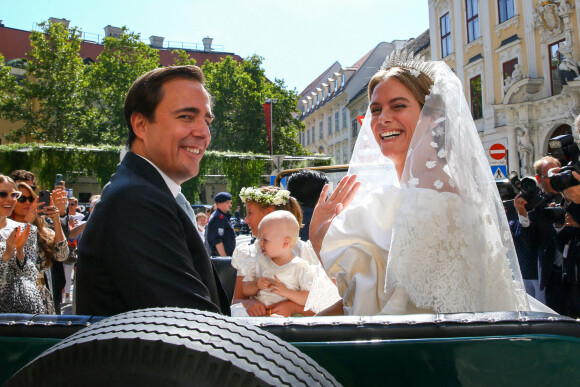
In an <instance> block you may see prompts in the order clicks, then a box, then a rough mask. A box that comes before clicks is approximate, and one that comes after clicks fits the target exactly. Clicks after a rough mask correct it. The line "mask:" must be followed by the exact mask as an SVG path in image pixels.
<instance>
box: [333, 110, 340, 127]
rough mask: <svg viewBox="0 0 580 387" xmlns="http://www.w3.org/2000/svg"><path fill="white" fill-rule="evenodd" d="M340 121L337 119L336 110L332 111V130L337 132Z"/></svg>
mask: <svg viewBox="0 0 580 387" xmlns="http://www.w3.org/2000/svg"><path fill="white" fill-rule="evenodd" d="M339 124H340V121H339V119H338V110H337V111H335V112H334V131H335V132H338V127H339Z"/></svg>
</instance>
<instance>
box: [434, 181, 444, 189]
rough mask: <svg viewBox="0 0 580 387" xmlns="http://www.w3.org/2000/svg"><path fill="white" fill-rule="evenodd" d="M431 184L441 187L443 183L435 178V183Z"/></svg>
mask: <svg viewBox="0 0 580 387" xmlns="http://www.w3.org/2000/svg"><path fill="white" fill-rule="evenodd" d="M433 185H434V186H435V188H437V189H441V188H442V187H443V183H442V182H441V180H436V181H435V183H433Z"/></svg>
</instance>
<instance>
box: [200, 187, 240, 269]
mask: <svg viewBox="0 0 580 387" xmlns="http://www.w3.org/2000/svg"><path fill="white" fill-rule="evenodd" d="M213 199H214V201H215V202H216V207H217V208H216V210H215V211H214V213H213V214H212V215H211V218H210V219H209V223H208V224H207V227H206V240H207V242H208V244H209V247H210V249H211V255H212V256H218V255H219V256H222V257H227V256H231V255H232V253H233V252H234V249H235V248H236V232H235V231H234V228H233V227H232V225H231V223H230V217H231V214H230V209H231V208H232V195H230V194H229V193H227V192H220V193H218V194H217V195H215V197H214V198H213Z"/></svg>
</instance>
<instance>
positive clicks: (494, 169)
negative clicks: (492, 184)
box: [491, 165, 507, 180]
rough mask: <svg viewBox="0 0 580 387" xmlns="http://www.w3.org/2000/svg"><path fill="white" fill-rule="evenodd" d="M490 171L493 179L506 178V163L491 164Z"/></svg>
mask: <svg viewBox="0 0 580 387" xmlns="http://www.w3.org/2000/svg"><path fill="white" fill-rule="evenodd" d="M491 173H492V174H493V178H494V179H495V180H505V179H507V165H492V166H491Z"/></svg>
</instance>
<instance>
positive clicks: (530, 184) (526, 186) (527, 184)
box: [520, 177, 536, 193]
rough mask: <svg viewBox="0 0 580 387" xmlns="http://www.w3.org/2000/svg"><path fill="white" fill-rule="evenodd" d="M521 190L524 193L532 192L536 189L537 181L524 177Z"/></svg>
mask: <svg viewBox="0 0 580 387" xmlns="http://www.w3.org/2000/svg"><path fill="white" fill-rule="evenodd" d="M520 190H521V191H522V192H524V193H532V192H534V191H535V190H536V182H535V181H534V180H533V179H530V178H529V177H524V178H523V179H522V180H521V185H520Z"/></svg>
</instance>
